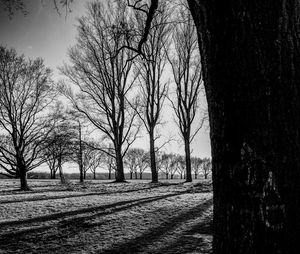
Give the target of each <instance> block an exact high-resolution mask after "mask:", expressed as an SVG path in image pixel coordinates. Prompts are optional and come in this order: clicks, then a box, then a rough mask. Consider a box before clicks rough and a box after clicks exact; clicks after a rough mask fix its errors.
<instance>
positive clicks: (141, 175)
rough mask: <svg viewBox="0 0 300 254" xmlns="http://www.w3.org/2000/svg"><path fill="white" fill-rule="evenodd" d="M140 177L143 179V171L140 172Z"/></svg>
mask: <svg viewBox="0 0 300 254" xmlns="http://www.w3.org/2000/svg"><path fill="white" fill-rule="evenodd" d="M140 179H141V180H142V179H143V173H142V172H141V173H140Z"/></svg>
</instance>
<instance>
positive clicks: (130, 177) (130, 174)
mask: <svg viewBox="0 0 300 254" xmlns="http://www.w3.org/2000/svg"><path fill="white" fill-rule="evenodd" d="M132 174H133V173H132V171H130V180H132Z"/></svg>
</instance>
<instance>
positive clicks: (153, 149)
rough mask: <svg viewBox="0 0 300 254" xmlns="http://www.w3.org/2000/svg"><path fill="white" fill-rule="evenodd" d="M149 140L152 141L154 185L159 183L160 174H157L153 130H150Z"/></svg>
mask: <svg viewBox="0 0 300 254" xmlns="http://www.w3.org/2000/svg"><path fill="white" fill-rule="evenodd" d="M149 139H150V168H151V175H152V183H157V182H158V174H157V168H156V155H155V144H154V131H153V130H152V129H150V132H149Z"/></svg>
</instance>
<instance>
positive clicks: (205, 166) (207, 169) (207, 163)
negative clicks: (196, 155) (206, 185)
mask: <svg viewBox="0 0 300 254" xmlns="http://www.w3.org/2000/svg"><path fill="white" fill-rule="evenodd" d="M202 173H203V176H204V179H207V178H208V176H209V174H210V173H211V159H209V158H204V159H203V161H202Z"/></svg>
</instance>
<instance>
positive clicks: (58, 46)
mask: <svg viewBox="0 0 300 254" xmlns="http://www.w3.org/2000/svg"><path fill="white" fill-rule="evenodd" d="M24 2H25V4H26V10H27V12H28V14H27V15H26V16H24V15H23V14H22V13H16V14H15V15H14V16H13V17H12V18H11V19H9V17H8V15H7V13H4V11H3V10H2V9H0V44H1V45H2V46H5V47H7V48H14V49H16V50H17V52H18V53H19V54H24V55H25V56H26V57H28V58H37V57H42V58H43V59H44V61H45V65H46V66H48V67H50V68H51V69H52V70H53V72H54V75H53V76H54V79H56V80H57V81H58V80H59V78H61V77H60V74H59V71H58V70H57V67H59V66H62V64H63V63H64V62H67V61H68V57H67V50H68V48H69V47H71V46H72V45H74V44H75V43H76V36H77V30H76V25H77V18H78V17H80V16H82V15H84V14H85V12H86V8H85V6H86V3H87V2H88V1H86V0H80V1H79V0H77V1H76V0H75V1H74V3H73V4H72V6H71V9H72V11H71V12H70V13H67V16H66V15H65V14H66V12H65V10H61V15H59V14H58V13H57V11H56V10H55V7H54V4H53V1H52V0H26V1H24ZM166 75H170V73H166ZM201 100H202V101H203V102H204V103H205V98H202V99H201ZM163 120H164V122H165V124H164V125H163V126H161V127H160V128H161V130H162V132H163V135H164V136H167V137H169V136H173V137H174V138H175V139H176V140H180V138H179V136H178V134H177V133H178V127H177V126H176V125H175V124H174V122H173V113H172V110H171V108H169V106H168V105H166V106H165V107H164V116H163ZM199 122H200V119H195V124H198V123H199ZM161 142H163V141H161ZM134 146H136V147H142V148H144V149H145V150H148V146H149V145H148V139H147V137H144V138H141V139H140V140H138V141H137V142H136V143H135V144H134ZM191 148H192V149H191V150H192V156H197V157H210V154H211V153H210V141H209V129H208V127H204V128H202V129H201V130H200V132H199V133H198V134H197V135H196V137H195V139H194V141H193V142H192V144H191ZM164 149H165V151H168V152H174V153H179V154H184V147H183V143H182V142H178V141H173V142H171V143H169V144H168V145H167V146H165V147H164Z"/></svg>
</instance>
